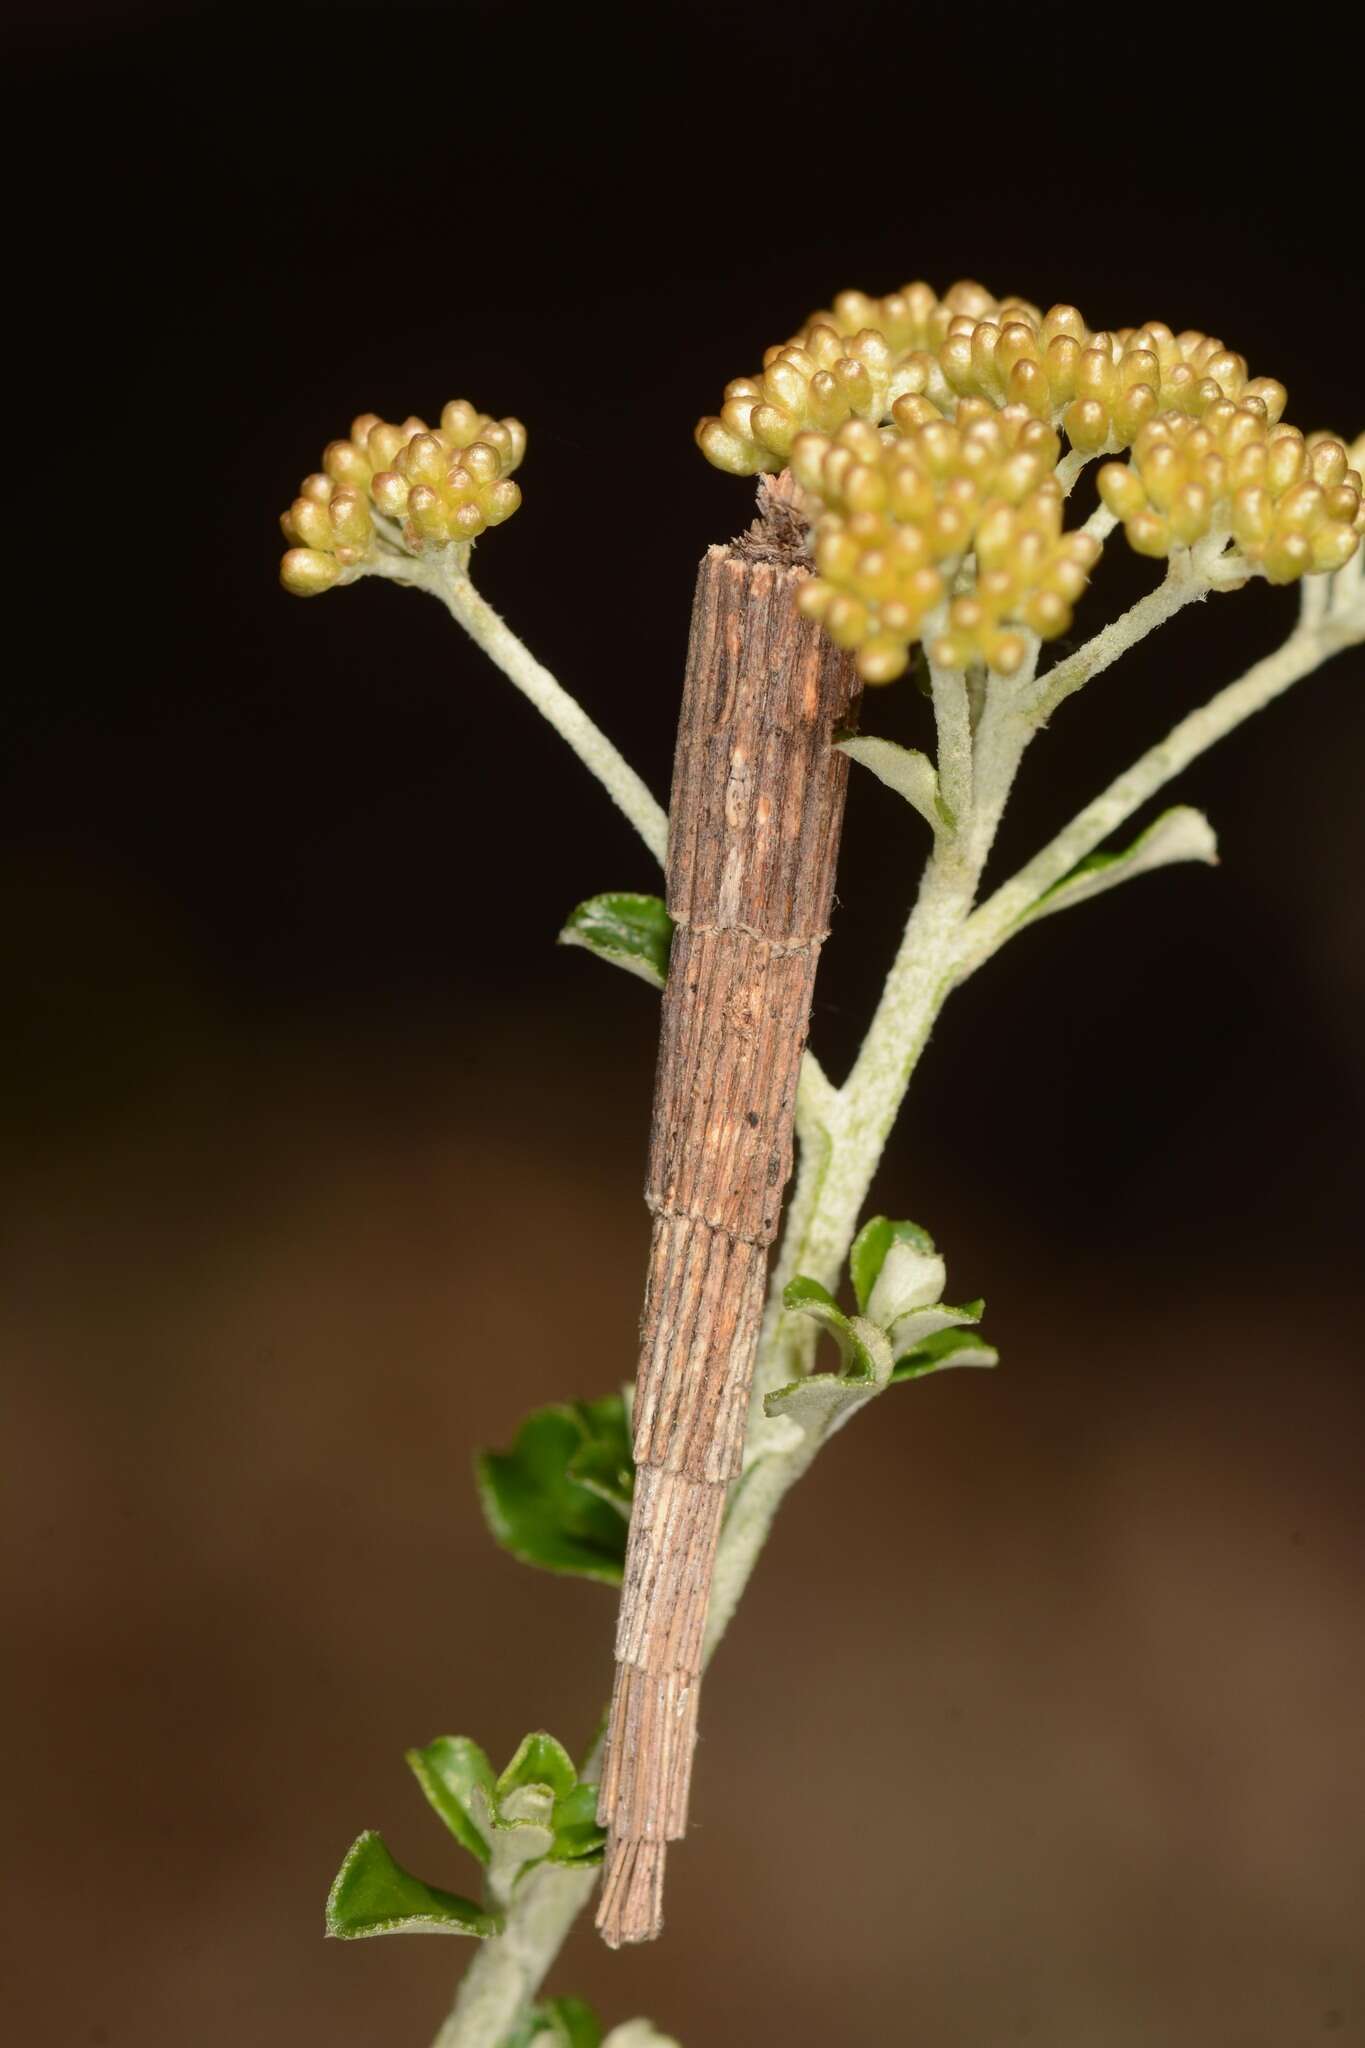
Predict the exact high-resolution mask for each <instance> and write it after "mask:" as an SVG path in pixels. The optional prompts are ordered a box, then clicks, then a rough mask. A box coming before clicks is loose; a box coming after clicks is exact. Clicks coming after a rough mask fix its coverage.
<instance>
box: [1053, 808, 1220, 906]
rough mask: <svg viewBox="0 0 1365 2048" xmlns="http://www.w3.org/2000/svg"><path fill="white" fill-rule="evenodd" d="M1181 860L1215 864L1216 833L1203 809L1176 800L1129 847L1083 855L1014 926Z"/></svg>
mask: <svg viewBox="0 0 1365 2048" xmlns="http://www.w3.org/2000/svg"><path fill="white" fill-rule="evenodd" d="M1183 860H1198V861H1203V862H1205V863H1206V864H1207V865H1208V866H1209V867H1216V866H1217V864H1218V838H1217V834H1216V833H1215V832H1214V829H1213V827H1212V825H1210V823H1209V821H1208V819H1207V818H1206V817H1205V816H1204V813H1203V812H1202V811H1196V810H1195V809H1194V808H1193V807H1192V806H1191V805H1190V804H1177V805H1175V807H1174V808H1173V809H1172V810H1169V811H1163V812H1162V813H1161V816H1160V817H1159V818H1156V819H1154V820H1153V822H1152V823H1151V824H1150V825H1149V826H1148V827H1147V829H1146V831H1145V832H1141V833H1139V835H1138V837H1137V838H1136V839H1135V840H1134V841H1133V843H1132V845H1131V846H1126V847H1124V848H1122V850H1121V851H1119V852H1116V853H1105V852H1100V853H1091V854H1087V856H1086V858H1085V859H1084V860H1083V861H1080V862H1078V863H1077V865H1076V866H1075V867H1074V868H1072V870H1071V872H1070V874H1069V875H1063V877H1062V879H1061V881H1060V882H1054V884H1053V886H1052V887H1051V888H1050V889H1047V890H1045V891H1044V893H1043V894H1042V895H1041V896H1040V897H1039V898H1038V901H1037V902H1036V903H1034V904H1032V905H1031V906H1030V907H1029V909H1027V910H1026V911H1025V912H1024V914H1023V916H1022V917H1021V918H1020V919H1019V921H1018V923H1017V924H1016V925H1015V930H1016V931H1018V930H1019V928H1020V926H1022V925H1026V924H1033V923H1034V922H1035V921H1036V920H1037V919H1038V918H1040V917H1050V916H1051V915H1052V913H1053V911H1054V910H1069V909H1070V908H1071V906H1072V904H1073V903H1084V902H1086V901H1088V899H1089V898H1090V897H1092V896H1101V895H1103V893H1104V891H1105V890H1106V889H1113V888H1115V887H1117V885H1118V884H1119V883H1120V882H1127V881H1131V880H1132V879H1133V877H1134V876H1136V875H1146V874H1150V873H1151V872H1152V871H1153V869H1155V868H1165V867H1170V866H1172V865H1173V864H1174V863H1175V862H1176V861H1183Z"/></svg>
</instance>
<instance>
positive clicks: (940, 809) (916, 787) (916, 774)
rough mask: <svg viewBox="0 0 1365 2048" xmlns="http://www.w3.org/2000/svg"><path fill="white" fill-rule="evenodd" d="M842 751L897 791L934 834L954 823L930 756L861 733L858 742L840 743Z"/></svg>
mask: <svg viewBox="0 0 1365 2048" xmlns="http://www.w3.org/2000/svg"><path fill="white" fill-rule="evenodd" d="M839 751H840V753H841V754H847V755H848V758H849V759H850V761H857V762H858V763H859V764H860V766H862V767H864V768H868V769H870V770H871V771H872V773H873V774H874V775H875V776H876V778H877V780H878V782H884V783H885V784H886V786H887V788H888V789H894V790H895V792H896V794H897V796H903V797H904V798H905V801H906V802H907V803H908V804H909V805H911V807H912V808H913V809H914V810H917V811H918V812H919V814H920V816H921V817H922V818H923V819H924V821H925V823H926V824H927V825H928V826H929V828H930V830H931V831H933V832H941V831H942V830H943V828H944V826H945V825H949V826H951V825H952V824H953V822H954V820H953V814H952V812H951V811H950V810H949V808H948V806H947V804H946V803H945V802H944V801H943V796H942V793H941V792H940V790H939V786H938V772H937V770H936V769H935V767H934V764H933V762H932V761H931V760H930V759H929V756H928V755H927V754H921V753H920V752H919V750H918V748H916V747H901V746H897V744H896V742H895V741H894V740H883V739H877V738H876V737H875V736H873V735H871V734H860V735H859V736H858V737H856V738H854V739H849V740H840V741H839Z"/></svg>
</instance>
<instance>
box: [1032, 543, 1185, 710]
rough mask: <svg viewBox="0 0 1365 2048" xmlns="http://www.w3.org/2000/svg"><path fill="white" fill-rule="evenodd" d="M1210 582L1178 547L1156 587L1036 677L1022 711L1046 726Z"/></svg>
mask: <svg viewBox="0 0 1365 2048" xmlns="http://www.w3.org/2000/svg"><path fill="white" fill-rule="evenodd" d="M1210 587H1211V586H1210V584H1209V582H1208V580H1207V578H1206V575H1205V574H1204V572H1203V569H1202V566H1201V564H1200V563H1198V562H1197V561H1196V559H1195V557H1194V556H1193V555H1192V554H1191V553H1190V552H1189V551H1187V550H1185V549H1181V551H1180V552H1179V553H1178V554H1174V555H1172V557H1171V560H1170V564H1169V566H1168V568H1167V570H1166V574H1165V575H1164V576H1163V578H1162V579H1161V581H1160V583H1158V584H1157V586H1156V589H1155V590H1149V591H1148V593H1147V595H1146V597H1141V598H1139V599H1138V601H1137V603H1136V604H1134V605H1130V606H1129V608H1128V610H1127V611H1126V612H1121V613H1120V615H1119V617H1118V618H1116V619H1115V620H1114V621H1113V622H1112V624H1110V625H1108V626H1105V627H1103V628H1102V629H1101V631H1100V632H1098V633H1096V634H1095V636H1094V638H1093V639H1090V640H1087V641H1086V643H1085V645H1084V647H1078V648H1077V649H1076V652H1075V653H1074V654H1069V655H1068V656H1067V657H1066V659H1065V660H1064V661H1059V662H1057V663H1056V665H1055V666H1054V667H1052V668H1050V669H1049V670H1048V671H1047V673H1046V675H1044V676H1040V677H1039V679H1038V681H1037V683H1036V684H1035V685H1034V688H1033V691H1032V693H1031V695H1030V697H1029V699H1028V701H1027V703H1026V704H1025V706H1024V710H1025V715H1026V716H1027V717H1029V718H1030V719H1031V720H1032V721H1033V723H1034V724H1035V725H1046V724H1047V721H1048V719H1049V718H1051V716H1052V714H1053V712H1054V711H1055V710H1056V709H1057V706H1058V705H1059V704H1061V703H1064V702H1065V700H1066V699H1067V698H1068V697H1070V696H1072V695H1074V693H1075V692H1076V691H1077V690H1079V689H1081V688H1082V687H1083V686H1084V685H1085V684H1086V683H1088V682H1089V681H1090V680H1091V678H1092V677H1093V676H1097V675H1099V674H1101V673H1102V671H1103V670H1105V669H1107V668H1110V667H1112V665H1113V663H1114V662H1116V661H1117V660H1118V659H1119V657H1120V656H1121V655H1124V654H1126V653H1127V652H1128V649H1129V648H1130V647H1135V646H1136V645H1137V643H1138V641H1139V640H1142V639H1145V638H1146V636H1147V634H1148V633H1151V632H1154V631H1155V630H1156V628H1157V627H1158V626H1164V625H1165V623H1166V621H1167V619H1173V618H1174V617H1175V615H1176V613H1177V612H1178V611H1181V610H1183V609H1184V607H1185V606H1186V605H1187V604H1193V603H1194V602H1195V601H1196V600H1197V599H1199V598H1202V597H1205V596H1207V595H1208V592H1209V589H1210Z"/></svg>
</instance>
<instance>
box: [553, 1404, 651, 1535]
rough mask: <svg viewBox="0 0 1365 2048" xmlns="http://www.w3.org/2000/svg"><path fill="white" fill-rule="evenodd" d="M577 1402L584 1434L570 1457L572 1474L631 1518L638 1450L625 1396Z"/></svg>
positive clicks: (570, 1472)
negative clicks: (580, 1444)
mask: <svg viewBox="0 0 1365 2048" xmlns="http://www.w3.org/2000/svg"><path fill="white" fill-rule="evenodd" d="M576 1406H577V1409H578V1413H579V1415H580V1416H581V1417H582V1419H583V1427H584V1431H585V1435H584V1439H583V1446H582V1449H581V1450H578V1451H575V1452H574V1455H573V1456H572V1458H570V1460H569V1465H568V1473H569V1477H570V1479H572V1480H573V1481H574V1482H575V1483H576V1484H577V1485H579V1486H586V1487H587V1489H588V1491H589V1493H595V1494H596V1495H597V1497H598V1499H599V1500H604V1501H606V1502H608V1503H609V1505H610V1506H611V1507H613V1508H615V1510H616V1512H617V1514H618V1515H620V1517H621V1519H622V1521H625V1522H628V1521H629V1520H630V1504H631V1501H632V1499H633V1498H634V1495H635V1453H634V1450H633V1448H632V1446H631V1441H630V1428H629V1425H628V1423H627V1421H626V1403H625V1397H624V1396H623V1395H621V1394H608V1395H606V1396H605V1397H604V1398H603V1399H602V1400H600V1401H579V1402H578V1403H577V1404H576Z"/></svg>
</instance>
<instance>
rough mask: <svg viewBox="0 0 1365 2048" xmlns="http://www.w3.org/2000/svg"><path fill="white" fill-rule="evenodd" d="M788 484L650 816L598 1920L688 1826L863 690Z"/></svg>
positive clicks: (605, 1930) (657, 1905)
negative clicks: (655, 892)
mask: <svg viewBox="0 0 1365 2048" xmlns="http://www.w3.org/2000/svg"><path fill="white" fill-rule="evenodd" d="M788 484H789V480H788V479H787V478H785V477H783V478H782V479H779V481H778V483H777V484H775V485H771V486H770V485H764V486H761V487H760V509H761V515H762V516H761V517H760V519H759V520H758V521H757V522H756V524H755V526H754V527H753V528H752V529H751V531H750V533H749V534H748V535H746V536H745V537H744V538H743V539H741V540H738V541H735V542H732V543H731V544H730V546H728V547H713V548H712V549H710V551H709V552H708V554H707V556H706V558H705V560H704V561H703V562H702V565H701V568H700V571H699V572H698V576H697V588H696V596H695V599H694V602H693V608H692V626H691V635H690V638H689V642H688V657H687V675H686V679H685V683H684V688H683V704H682V714H681V719H680V723H679V729H678V747H677V754H676V758H675V761H674V770H673V795H672V803H671V807H670V812H669V848H668V908H669V911H670V912H671V914H672V917H673V919H674V922H675V924H676V926H677V930H676V933H675V935H674V939H673V950H672V955H671V958H670V962H669V971H668V983H667V987H666V988H665V991H664V999H663V1021H662V1027H661V1035H660V1042H659V1064H658V1071H657V1075H656V1079H655V1091H654V1116H653V1126H652V1133H651V1145H650V1162H649V1179H648V1185H647V1189H646V1200H647V1202H648V1204H649V1207H650V1209H651V1210H652V1211H653V1214H654V1231H653V1238H652V1243H651V1248H650V1263H649V1276H648V1281H647V1285H646V1292H645V1305H644V1313H643V1317H642V1321H641V1332H640V1338H641V1348H640V1367H639V1374H638V1377H637V1380H636V1388H635V1409H634V1425H635V1458H636V1464H637V1477H636V1491H635V1504H634V1510H633V1512H632V1515H631V1524H630V1540H629V1544H628V1547H627V1553H626V1567H625V1580H624V1584H623V1586H622V1592H621V1611H620V1618H619V1623H618V1628H617V1639H616V1660H617V1668H616V1683H615V1688H614V1691H613V1695H612V1709H611V1718H610V1722H609V1724H608V1732H607V1744H606V1753H605V1761H604V1765H603V1771H602V1787H601V1798H600V1802H599V1808H598V1818H599V1820H600V1822H601V1824H602V1825H603V1826H604V1827H605V1828H607V1830H608V1843H607V1857H606V1870H605V1876H604V1882H603V1887H602V1897H601V1903H600V1908H599V1911H598V1916H597V1924H598V1927H599V1928H600V1930H601V1932H602V1935H603V1937H604V1939H605V1940H606V1941H607V1942H608V1943H610V1944H611V1946H613V1947H615V1946H617V1945H618V1944H619V1943H621V1942H629V1941H647V1940H650V1939H651V1938H652V1937H653V1936H654V1935H656V1934H657V1933H658V1932H659V1930H660V1928H661V1926H662V1896H663V1874H664V1856H665V1844H666V1843H667V1842H670V1841H676V1840H677V1839H678V1838H679V1837H680V1836H681V1835H682V1834H683V1833H684V1832H685V1830H686V1823H687V1796H688V1783H689V1779H690V1775H691V1767H692V1750H693V1745H694V1743H695V1739H696V1722H697V1698H698V1690H699V1681H700V1672H701V1647H702V1636H703V1631H704V1627H705V1621H706V1606H707V1599H708V1596H709V1593H710V1585H711V1573H712V1567H713V1564H714V1559H715V1550H716V1542H717V1538H718V1536H719V1533H720V1524H721V1517H722V1513H723V1510H724V1506H725V1495H726V1489H727V1487H728V1486H729V1484H730V1483H731V1481H732V1480H734V1479H735V1478H737V1477H738V1474H739V1470H740V1464H741V1460H742V1456H743V1450H744V1433H745V1423H746V1419H747V1414H748V1405H749V1390H750V1384H751V1381H752V1378H753V1368H754V1354H755V1351H756V1348H757V1343H758V1332H759V1324H760V1321H761V1317H762V1311H763V1299H764V1292H765V1286H766V1279H767V1253H768V1247H769V1245H770V1244H771V1243H772V1240H773V1237H774V1235H775V1233H776V1230H777V1225H778V1219H779V1215H780V1212H781V1206H782V1192H783V1189H784V1187H785V1185H786V1182H787V1179H788V1176H789V1175H790V1173H791V1166H792V1125H793V1118H794V1113H795V1105H796V1083H797V1075H798V1071H799V1068H800V1064H801V1055H802V1052H803V1051H804V1048H805V1043H806V1034H807V1030H808V1026H809V1020H810V1005H811V994H812V989H813V985H814V981H815V969H816V963H817V960H818V958H819V953H820V947H821V944H822V943H823V941H824V938H825V936H826V933H827V931H828V928H829V911H830V903H831V900H832V897H833V891H834V871H835V863H836V859H837V855H838V848H839V833H840V828H841V825H842V822H843V808H844V789H845V783H846V780H847V770H848V763H847V761H846V759H845V757H844V756H843V755H842V754H839V753H836V752H835V751H834V748H833V744H832V742H833V740H834V737H835V735H836V734H837V733H838V732H839V731H840V730H847V729H848V727H849V725H850V724H851V723H852V721H853V715H854V712H855V710H856V704H857V697H858V692H859V690H860V688H861V685H860V683H859V680H858V677H857V673H856V670H855V668H854V664H853V660H852V657H851V656H850V655H848V654H845V653H841V652H840V651H839V650H838V649H836V648H834V647H832V646H831V645H830V643H829V641H828V639H827V638H826V637H825V636H824V635H823V634H822V633H821V632H820V631H819V630H818V628H817V627H816V625H815V624H814V622H813V621H808V620H804V619H802V618H801V616H800V614H799V613H798V611H797V609H796V593H797V590H798V589H799V587H800V585H801V583H802V581H803V580H804V579H805V577H806V576H807V575H808V574H809V570H808V568H807V567H806V565H805V559H804V526H803V524H802V522H801V521H800V520H799V519H798V518H797V517H796V515H795V513H794V512H793V510H792V508H791V505H790V503H789V501H788V498H787V495H786V492H787V487H788Z"/></svg>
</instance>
